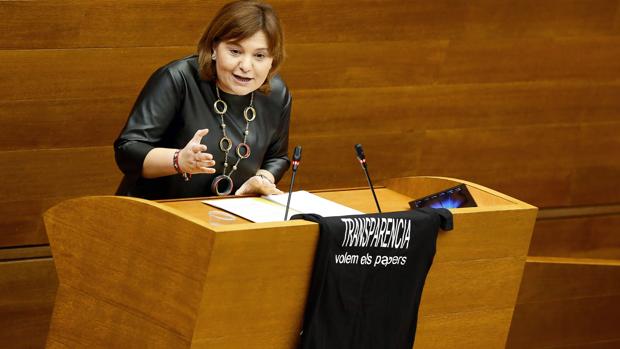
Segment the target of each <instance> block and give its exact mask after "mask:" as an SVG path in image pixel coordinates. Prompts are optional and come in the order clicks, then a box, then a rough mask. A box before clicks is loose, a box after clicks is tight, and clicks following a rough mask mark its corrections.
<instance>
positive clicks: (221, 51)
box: [215, 31, 273, 95]
mask: <svg viewBox="0 0 620 349" xmlns="http://www.w3.org/2000/svg"><path fill="white" fill-rule="evenodd" d="M272 62H273V57H271V55H270V54H269V50H268V45H267V37H266V36H265V33H264V32H263V31H259V32H257V33H256V34H254V35H252V36H250V37H249V38H246V39H243V40H241V41H239V42H236V43H233V42H230V41H223V42H220V43H219V44H217V46H216V47H215V69H216V71H217V85H218V86H219V88H220V89H222V90H223V91H224V92H226V93H231V94H235V95H247V94H248V93H250V92H253V91H256V90H257V89H258V88H259V87H261V86H262V85H263V83H264V82H265V79H267V75H268V74H269V70H270V69H271V63H272Z"/></svg>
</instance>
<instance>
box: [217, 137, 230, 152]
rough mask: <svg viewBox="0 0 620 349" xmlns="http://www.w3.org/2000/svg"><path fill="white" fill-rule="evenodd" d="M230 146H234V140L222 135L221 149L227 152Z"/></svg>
mask: <svg viewBox="0 0 620 349" xmlns="http://www.w3.org/2000/svg"><path fill="white" fill-rule="evenodd" d="M230 148H232V141H231V140H230V138H228V137H226V136H224V137H222V139H220V150H222V151H224V152H227V151H229V150H230Z"/></svg>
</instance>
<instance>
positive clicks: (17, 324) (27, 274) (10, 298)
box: [0, 250, 58, 349]
mask: <svg viewBox="0 0 620 349" xmlns="http://www.w3.org/2000/svg"><path fill="white" fill-rule="evenodd" d="M2 252H3V251H2V250H0V257H1V256H2V254H3V253H2ZM57 284H58V279H57V278H56V272H55V270H54V262H53V261H52V259H51V258H45V259H34V260H23V261H2V262H0V315H1V316H0V329H1V330H0V347H2V348H15V349H20V348H43V347H44V345H45V338H46V337H47V329H48V327H49V323H50V318H51V315H52V308H53V305H54V296H55V295H56V286H57Z"/></svg>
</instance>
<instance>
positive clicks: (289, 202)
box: [284, 162, 297, 221]
mask: <svg viewBox="0 0 620 349" xmlns="http://www.w3.org/2000/svg"><path fill="white" fill-rule="evenodd" d="M295 174H297V166H295V163H294V162H293V176H292V177H291V185H290V186H289V188H288V199H286V212H284V220H285V221H286V220H287V219H288V208H289V206H290V204H291V196H293V183H295Z"/></svg>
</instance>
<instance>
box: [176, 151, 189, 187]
mask: <svg viewBox="0 0 620 349" xmlns="http://www.w3.org/2000/svg"><path fill="white" fill-rule="evenodd" d="M179 152H180V150H177V151H175V152H174V155H173V156H172V166H174V170H175V171H177V173H178V174H180V175H181V176H183V180H184V181H186V182H187V181H189V180H190V178H192V174H191V173H186V172H183V171H181V166H179Z"/></svg>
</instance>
